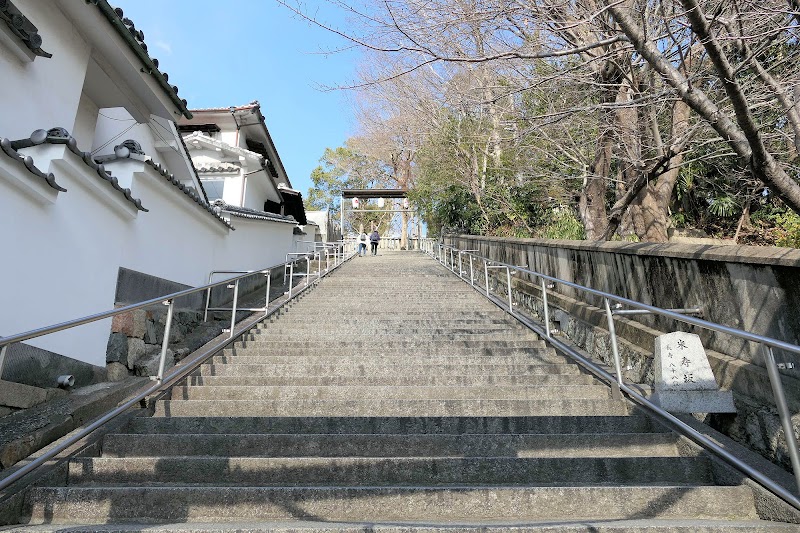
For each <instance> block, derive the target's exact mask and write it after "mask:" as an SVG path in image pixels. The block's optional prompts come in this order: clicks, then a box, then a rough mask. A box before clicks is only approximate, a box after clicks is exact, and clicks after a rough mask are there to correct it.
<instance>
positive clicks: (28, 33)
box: [0, 0, 53, 57]
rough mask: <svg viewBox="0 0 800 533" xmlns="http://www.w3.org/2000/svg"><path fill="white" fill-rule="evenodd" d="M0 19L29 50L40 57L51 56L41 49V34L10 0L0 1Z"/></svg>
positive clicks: (51, 55)
mask: <svg viewBox="0 0 800 533" xmlns="http://www.w3.org/2000/svg"><path fill="white" fill-rule="evenodd" d="M0 20H2V21H3V22H5V23H6V26H8V28H9V29H10V30H11V32H12V33H13V34H14V35H16V36H17V37H19V39H20V40H21V41H22V42H23V43H25V46H27V47H28V49H30V51H31V52H33V53H34V54H36V55H37V56H40V57H53V54H48V53H47V52H45V51H44V50H42V36H41V35H39V30H38V29H37V28H36V26H34V25H33V23H32V22H31V21H30V20H28V18H27V17H26V16H25V15H23V14H22V13H21V12H20V10H19V9H18V8H17V6H15V5H14V4H13V3H12V2H11V1H10V0H2V1H0Z"/></svg>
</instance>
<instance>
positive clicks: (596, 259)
mask: <svg viewBox="0 0 800 533" xmlns="http://www.w3.org/2000/svg"><path fill="white" fill-rule="evenodd" d="M445 242H446V243H447V244H452V245H454V246H457V247H459V248H461V249H475V250H480V252H478V254H479V255H482V256H488V257H490V258H491V259H492V260H496V261H502V262H508V263H512V264H517V265H522V264H527V265H529V268H530V269H532V270H535V271H539V272H542V273H544V274H548V275H551V276H554V277H558V278H560V279H564V280H567V281H573V282H575V283H581V284H583V285H587V286H590V287H593V288H596V289H601V290H606V291H609V292H612V293H616V294H619V295H621V296H625V297H628V298H632V299H635V300H639V301H645V302H650V303H653V304H654V305H657V306H659V307H665V308H668V307H693V306H694V305H695V304H704V303H708V305H703V308H704V313H705V316H704V318H706V319H708V320H712V321H717V322H720V323H723V324H727V325H737V324H738V326H739V327H743V326H742V324H741V320H740V321H739V322H736V321H734V322H726V321H725V316H724V313H722V314H721V313H720V309H722V310H725V309H732V308H735V309H736V312H737V314H738V315H739V316H742V317H744V316H748V317H750V318H749V320H750V322H751V324H750V325H751V327H749V328H748V327H744V329H748V330H750V331H754V332H755V333H760V334H764V335H773V336H776V337H777V338H782V339H783V340H787V341H789V342H796V334H795V333H792V332H793V331H797V322H798V321H799V320H800V313H798V312H797V311H796V309H797V307H798V306H800V294H798V293H799V292H800V268H798V265H800V251H798V250H791V249H784V248H769V247H745V246H718V247H709V246H699V245H672V244H663V245H652V244H636V243H614V242H609V243H596V242H584V241H549V240H540V239H503V238H498V237H475V236H453V237H448V238H446V239H445ZM759 261H761V262H762V263H763V264H760V263H759ZM481 268H482V266H481ZM476 271H477V268H476ZM691 272H693V273H695V274H694V276H690V277H689V278H688V279H687V278H686V276H687V275H688V273H691ZM703 272H706V273H707V275H711V276H712V277H713V278H714V279H712V280H710V281H709V280H704V279H702V275H703V274H702V273H703ZM709 273H713V274H709ZM748 273H749V274H748ZM726 279H727V281H726ZM764 279H771V280H772V282H771V284H767V285H763V286H762V285H761V283H762V281H764ZM648 280H650V282H648ZM497 284H498V287H499V288H498V291H499V292H502V293H503V297H505V290H506V289H505V277H504V276H500V277H499V278H498V279H497ZM513 286H514V300H515V301H516V302H518V303H519V305H520V309H523V310H526V311H528V312H530V313H531V314H533V315H534V316H536V317H538V319H539V320H540V321H541V320H542V300H541V292H540V289H539V286H538V283H536V282H531V280H528V279H524V278H523V279H520V278H519V277H515V279H514V280H513ZM701 289H702V290H701ZM755 294H760V295H761V298H760V299H756V300H754V301H759V302H763V301H764V300H765V299H768V300H769V302H770V306H769V307H770V309H772V311H771V312H769V313H766V314H765V315H764V316H763V317H762V316H758V313H756V312H755V311H754V310H753V309H750V310H748V306H750V305H751V304H752V302H750V300H748V296H753V295H755ZM548 299H549V303H550V317H551V320H552V321H553V323H554V326H555V327H557V328H558V329H559V331H560V334H562V335H564V336H566V337H567V338H569V339H570V340H571V341H572V342H573V343H575V345H576V346H578V347H579V348H581V349H583V350H585V351H586V352H587V353H588V354H589V355H591V356H592V357H593V358H594V359H595V360H596V361H598V362H600V363H602V364H605V365H607V366H612V365H613V362H612V358H611V348H610V340H609V334H608V331H607V325H606V317H605V314H604V311H603V309H602V306H603V303H602V302H601V301H592V300H588V301H587V299H586V298H585V297H581V295H578V294H576V293H575V291H572V290H565V289H564V288H563V287H561V288H559V287H556V288H554V289H552V290H549V291H548ZM758 308H759V309H762V310H764V309H765V307H764V306H763V305H762V306H761V307H758ZM615 327H616V330H617V335H618V344H619V350H620V357H621V360H622V367H623V374H624V376H625V378H626V379H627V380H629V381H631V382H633V383H640V384H644V385H648V386H653V385H654V384H655V365H654V359H653V343H654V340H655V338H656V337H657V336H659V335H661V334H663V333H666V332H669V331H674V330H675V329H679V328H676V325H675V323H674V322H670V323H665V322H664V321H658V320H654V319H653V318H652V317H646V316H645V317H639V316H637V317H618V318H616V319H615ZM686 329H687V330H690V331H691V332H692V333H697V334H699V335H700V336H701V339H702V340H703V344H704V345H705V346H706V349H707V350H706V351H707V354H708V357H709V362H710V364H711V367H712V370H713V372H714V375H715V377H716V380H717V381H718V383H719V384H720V386H721V387H722V389H724V390H730V391H732V392H733V396H734V402H735V406H736V409H737V414H735V415H731V414H720V415H709V416H708V417H706V423H708V424H709V425H711V426H712V427H713V428H714V429H716V430H718V431H720V432H722V433H724V434H726V435H728V436H729V437H731V438H733V439H734V440H736V441H738V442H740V443H742V444H743V445H745V446H747V447H748V448H750V449H752V450H754V451H756V452H758V453H760V454H761V455H763V456H764V457H766V458H767V459H769V460H771V461H773V462H775V463H776V464H779V465H781V466H783V467H784V468H787V469H788V468H790V466H789V457H788V455H787V450H786V445H785V441H784V438H783V432H782V430H781V427H780V421H779V419H778V414H777V410H776V408H775V404H774V401H773V399H772V390H771V387H770V383H769V378H768V376H767V373H766V370H765V369H764V368H763V363H762V360H761V358H760V355H759V354H758V352H757V350H751V349H749V348H748V349H745V347H743V345H742V343H741V342H738V341H737V342H734V341H732V340H731V339H730V338H728V339H727V340H726V341H725V342H716V341H721V340H723V339H722V338H721V337H720V336H714V335H711V336H709V335H706V334H705V333H703V332H701V331H693V330H692V328H686ZM781 332H786V335H784V334H783V333H781ZM721 348H722V349H721ZM754 355H755V356H757V357H755V358H754V357H753V356H754ZM778 357H780V355H778ZM782 373H783V377H782V379H783V382H784V388H785V391H786V395H787V400H788V402H789V409H790V411H791V412H792V413H797V414H795V416H794V425H795V430H796V431H800V379H798V377H799V376H798V373H797V371H791V370H783V371H782Z"/></svg>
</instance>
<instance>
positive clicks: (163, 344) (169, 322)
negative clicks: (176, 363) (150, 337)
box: [157, 299, 175, 381]
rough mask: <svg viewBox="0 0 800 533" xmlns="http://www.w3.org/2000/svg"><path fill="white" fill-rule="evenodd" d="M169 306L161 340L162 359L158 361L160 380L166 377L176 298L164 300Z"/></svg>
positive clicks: (158, 377)
mask: <svg viewBox="0 0 800 533" xmlns="http://www.w3.org/2000/svg"><path fill="white" fill-rule="evenodd" d="M163 304H164V305H166V306H168V307H167V321H166V322H165V323H164V338H163V339H162V341H161V359H159V361H158V376H157V379H158V381H161V380H162V379H164V367H165V366H166V363H167V347H168V346H169V334H170V330H171V329H172V312H173V310H174V308H175V300H172V299H170V300H164V302H163Z"/></svg>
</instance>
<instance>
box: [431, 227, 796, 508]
mask: <svg viewBox="0 0 800 533" xmlns="http://www.w3.org/2000/svg"><path fill="white" fill-rule="evenodd" d="M422 251H423V252H424V253H426V254H428V255H430V256H431V257H432V258H434V259H435V260H437V261H438V262H439V263H440V264H442V265H443V266H444V267H445V268H447V269H448V270H450V271H451V272H453V273H454V274H456V275H457V276H458V277H459V278H461V279H462V280H464V281H465V282H466V281H467V280H465V279H464V272H463V271H462V269H461V267H460V266H459V267H458V271H456V265H455V263H454V261H453V254H454V252H455V253H458V257H459V262H460V260H461V256H462V255H468V256H469V257H470V261H471V262H472V261H473V259H475V260H478V261H480V262H483V264H484V268H483V271H484V276H485V280H484V281H485V283H484V284H483V287H482V286H481V284H478V285H476V284H475V280H474V277H473V275H472V272H471V273H470V279H469V283H470V285H471V286H472V287H474V288H475V290H477V291H479V292H480V293H481V294H484V295H485V296H486V297H487V298H489V299H490V300H492V301H493V302H495V303H496V304H497V305H499V306H500V307H502V308H507V309H508V311H509V313H510V314H511V315H513V316H515V317H516V318H517V319H518V320H520V321H521V322H523V323H524V324H526V325H528V326H529V327H531V329H534V330H536V331H537V333H539V334H543V335H544V337H545V338H546V339H547V340H548V341H549V342H550V343H551V344H552V345H553V346H554V347H556V348H558V349H559V350H561V351H562V352H564V353H566V354H567V355H570V356H571V357H572V358H573V359H576V360H577V361H578V362H579V363H580V364H582V365H583V366H586V367H587V368H589V369H590V370H592V372H593V373H595V374H596V375H598V376H600V377H601V378H602V379H604V380H606V381H608V382H610V383H613V384H615V385H616V386H618V387H619V388H620V390H621V391H624V392H625V393H627V394H628V395H629V396H631V397H632V398H633V399H634V401H636V403H638V404H640V405H642V406H644V407H646V408H647V409H648V410H650V411H651V412H654V413H656V414H658V415H659V416H660V417H662V418H664V419H666V420H667V421H668V422H669V423H670V425H672V426H673V427H674V428H676V429H678V430H679V431H680V432H681V433H682V434H684V435H686V436H687V437H689V438H691V439H692V440H694V441H695V442H697V443H698V444H700V445H701V446H703V447H704V448H706V449H708V450H710V451H711V452H713V453H714V454H716V455H717V456H719V457H720V458H722V459H724V460H725V461H726V462H727V463H729V464H730V465H732V466H734V467H735V468H737V469H738V470H739V471H740V472H742V473H744V474H745V475H747V476H748V477H750V478H751V479H753V480H755V481H756V482H758V483H759V484H760V485H762V486H763V487H764V488H766V489H767V490H769V491H770V492H772V493H773V494H775V495H777V496H778V497H780V498H781V499H783V500H784V501H786V502H787V503H789V504H790V505H792V506H794V507H795V508H797V509H800V498H798V497H797V496H796V495H794V494H792V493H791V492H789V491H787V490H786V489H784V488H783V487H781V486H780V485H778V484H777V483H775V482H774V481H773V480H771V479H770V478H768V477H766V476H764V475H763V474H762V473H760V472H758V471H755V470H754V469H753V468H752V467H750V466H749V465H747V464H745V463H743V462H742V461H741V460H739V459H738V458H737V457H735V456H733V455H732V454H730V453H729V452H728V451H727V450H725V449H724V448H722V447H720V446H719V445H718V444H716V443H715V442H713V441H711V440H710V439H708V438H707V437H705V436H704V435H702V434H701V433H699V432H697V431H696V430H695V429H694V428H692V427H691V426H689V425H687V424H685V423H684V422H682V421H680V420H679V419H678V418H676V417H675V416H673V415H671V414H670V413H668V412H667V411H665V410H663V409H661V407H659V406H658V405H656V404H654V403H653V402H651V401H650V400H649V399H647V398H645V397H644V396H643V395H642V394H641V393H640V392H639V391H638V390H637V389H636V388H634V387H631V386H630V385H629V384H628V383H626V382H625V380H624V378H623V374H622V366H621V362H620V356H619V349H618V346H617V334H616V328H615V324H614V317H615V316H616V315H624V314H645V313H647V314H654V315H660V316H663V317H667V318H669V319H672V320H674V321H678V322H682V323H685V324H690V325H693V326H697V327H700V328H705V329H708V330H711V331H717V332H719V333H724V334H728V335H732V336H735V337H739V338H741V339H745V340H747V341H751V342H755V343H758V344H760V345H761V346H762V347H763V350H764V352H765V361H764V362H765V367H766V369H767V372H768V375H769V379H770V384H771V387H772V389H773V399H774V400H775V404H776V406H777V407H778V413H779V415H780V419H781V426H782V428H783V431H784V434H785V437H786V443H787V447H788V453H789V458H790V461H791V464H792V469H793V471H794V477H795V482H796V484H797V488H798V493H800V451H798V444H797V436H796V435H795V432H794V427H793V425H792V420H791V412H790V411H789V407H788V404H787V402H786V397H785V392H784V389H783V383H782V382H781V379H780V374H779V372H778V365H777V363H776V362H775V358H774V355H773V349H775V348H777V349H781V350H786V351H788V352H791V353H794V354H800V346H798V345H795V344H791V343H788V342H785V341H781V340H779V339H774V338H771V337H766V336H763V335H758V334H756V333H752V332H749V331H745V330H741V329H738V328H733V327H730V326H725V325H722V324H717V323H715V322H710V321H707V320H703V319H701V318H697V317H694V316H691V315H692V314H698V313H699V312H700V311H701V310H700V309H697V308H692V309H672V310H670V309H662V308H659V307H656V306H653V305H649V304H645V303H642V302H637V301H635V300H631V299H629V298H624V297H622V296H618V295H616V294H612V293H608V292H604V291H600V290H597V289H592V288H590V287H585V286H583V285H580V284H577V283H573V282H570V281H566V280H563V279H559V278H555V277H553V276H548V275H546V274H543V273H541V272H537V271H534V270H530V269H528V268H527V267H524V266H515V265H511V264H508V263H503V262H500V261H492V260H490V259H489V258H487V257H484V256H480V255H477V254H476V253H475V252H473V251H468V250H459V249H458V248H457V247H455V246H450V245H445V244H441V243H437V242H436V241H434V240H433V239H429V240H427V241H426V242H425V243H424V244H423V246H422ZM448 258H449V261H448ZM490 269H505V270H506V280H507V281H506V283H507V285H508V291H507V292H508V301H507V302H504V301H503V300H501V299H500V298H498V297H497V296H495V295H494V294H492V291H491V290H490V286H489V285H490V283H489V281H490V276H489V270H490ZM512 270H513V271H516V272H520V273H525V274H528V275H530V276H531V277H532V279H537V280H538V281H539V284H540V287H541V291H542V300H543V305H544V313H543V314H544V317H543V318H544V322H545V324H544V328H541V327H539V326H538V325H535V324H533V323H532V322H531V321H530V320H528V319H527V318H525V317H522V316H520V315H519V314H518V313H515V312H514V303H513V301H512V292H511V291H512V288H511V287H512V283H511V272H512ZM559 285H562V286H565V287H569V288H571V289H574V290H576V291H577V292H578V293H584V294H589V295H592V296H596V297H599V298H601V299H602V300H603V302H604V312H605V315H606V319H607V324H608V329H609V336H610V339H611V351H612V356H613V360H614V371H615V375H614V376H612V375H611V374H608V373H607V372H606V371H605V370H603V369H601V368H600V367H599V366H597V365H596V364H594V363H592V362H591V361H588V360H587V359H585V358H584V357H583V356H581V355H580V354H579V353H578V352H577V351H576V350H574V349H573V348H572V347H570V346H569V345H568V344H566V343H564V342H562V341H560V340H559V339H557V338H555V337H554V335H553V332H552V330H551V328H550V324H549V320H550V318H549V310H548V302H547V291H548V290H553V289H555V288H556V287H558V286H559ZM622 306H627V307H631V308H633V309H632V310H630V311H628V312H626V311H625V310H619V307H622ZM534 326H535V327H534Z"/></svg>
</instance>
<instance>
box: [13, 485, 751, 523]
mask: <svg viewBox="0 0 800 533" xmlns="http://www.w3.org/2000/svg"><path fill="white" fill-rule="evenodd" d="M26 511H27V513H28V515H29V516H30V519H29V521H28V522H29V523H31V524H40V523H43V522H47V523H54V524H57V523H69V522H76V521H77V522H89V523H91V522H95V523H106V522H130V521H136V522H140V523H141V522H143V523H150V522H163V521H176V520H177V521H182V522H193V521H214V522H225V521H228V522H231V521H237V520H256V519H257V520H277V519H280V520H292V519H298V518H300V519H303V518H305V519H308V518H312V517H313V518H314V519H315V520H325V521H342V520H344V521H352V520H359V521H368V522H372V521H381V520H408V519H409V517H413V519H414V520H420V521H422V520H425V521H427V520H447V521H460V520H475V519H477V520H487V519H503V520H520V519H529V520H566V519H569V520H572V521H575V520H590V519H603V520H613V519H623V518H625V519H632V518H636V519H645V518H661V519H667V518H682V519H686V518H691V519H708V520H711V519H715V518H717V519H719V518H723V519H727V520H755V519H757V518H758V515H757V514H756V511H755V506H754V503H753V494H752V492H751V490H750V489H749V488H747V487H705V486H701V487H680V486H663V487H648V486H637V487H335V488H325V487H308V488H295V487H274V488H273V487H192V486H188V487H186V486H184V487H163V486H152V485H151V486H148V485H140V486H137V487H48V488H34V489H32V490H31V491H30V493H29V497H28V504H27V507H26Z"/></svg>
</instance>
